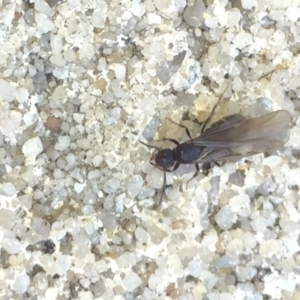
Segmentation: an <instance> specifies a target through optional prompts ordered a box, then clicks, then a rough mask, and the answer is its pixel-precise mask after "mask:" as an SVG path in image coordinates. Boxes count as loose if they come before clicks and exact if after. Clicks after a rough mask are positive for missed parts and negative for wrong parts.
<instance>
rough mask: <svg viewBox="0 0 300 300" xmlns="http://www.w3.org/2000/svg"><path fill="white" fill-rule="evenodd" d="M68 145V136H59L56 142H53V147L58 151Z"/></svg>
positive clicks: (66, 147)
mask: <svg viewBox="0 0 300 300" xmlns="http://www.w3.org/2000/svg"><path fill="white" fill-rule="evenodd" d="M69 146H70V137H69V136H67V135H66V136H59V137H58V140H57V143H56V144H55V147H54V148H55V149H56V150H59V151H64V150H66V149H68V148H69Z"/></svg>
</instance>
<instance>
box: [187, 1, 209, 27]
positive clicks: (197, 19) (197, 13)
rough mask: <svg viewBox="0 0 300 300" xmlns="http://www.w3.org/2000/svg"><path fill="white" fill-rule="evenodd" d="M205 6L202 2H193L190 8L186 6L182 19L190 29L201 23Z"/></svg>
mask: <svg viewBox="0 0 300 300" xmlns="http://www.w3.org/2000/svg"><path fill="white" fill-rule="evenodd" d="M204 11H205V6H204V4H203V2H202V1H199V2H198V1H197V2H195V4H194V5H192V6H187V8H186V9H185V11H184V13H183V19H184V20H185V21H186V22H187V23H188V25H190V26H192V27H199V26H200V25H201V24H202V22H203V13H204Z"/></svg>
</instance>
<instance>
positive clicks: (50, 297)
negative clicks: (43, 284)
mask: <svg viewBox="0 0 300 300" xmlns="http://www.w3.org/2000/svg"><path fill="white" fill-rule="evenodd" d="M57 296H58V292H57V289H56V288H54V287H50V288H48V289H47V290H46V292H45V297H44V298H43V299H44V300H56V299H57Z"/></svg>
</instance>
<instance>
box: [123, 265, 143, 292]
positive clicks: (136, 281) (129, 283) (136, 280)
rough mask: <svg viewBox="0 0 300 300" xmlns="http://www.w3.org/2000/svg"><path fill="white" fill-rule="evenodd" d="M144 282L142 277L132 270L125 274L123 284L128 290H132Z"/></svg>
mask: <svg viewBox="0 0 300 300" xmlns="http://www.w3.org/2000/svg"><path fill="white" fill-rule="evenodd" d="M141 284H142V280H141V278H140V277H139V276H138V275H137V274H136V273H135V272H133V271H132V270H129V272H128V273H127V274H126V275H125V277H124V279H123V285H124V288H125V290H126V291H127V292H132V291H133V290H135V289H136V288H137V287H139V286H140V285H141Z"/></svg>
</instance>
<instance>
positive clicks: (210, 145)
mask: <svg viewBox="0 0 300 300" xmlns="http://www.w3.org/2000/svg"><path fill="white" fill-rule="evenodd" d="M216 105H217V104H216ZM216 105H215V106H214V108H213V110H212V113H211V115H210V117H209V118H208V119H207V120H206V121H205V123H204V125H203V127H202V130H201V134H200V136H198V137H196V138H192V137H191V134H190V132H189V130H188V128H187V127H185V126H184V125H181V124H177V123H175V122H174V121H172V120H170V121H171V122H173V123H175V124H177V125H178V126H180V127H182V128H184V129H185V131H186V133H187V135H188V137H189V140H188V141H186V142H184V143H179V142H178V141H176V140H174V139H170V138H163V139H162V140H168V141H170V142H172V143H174V144H175V145H176V146H175V148H173V149H169V148H167V149H160V148H159V147H156V146H151V145H148V144H145V143H142V144H144V145H145V146H147V147H150V148H155V149H156V151H155V152H154V154H153V155H152V157H151V159H150V163H151V164H152V165H154V166H155V167H157V168H159V169H160V170H162V171H163V172H164V183H163V192H164V190H165V186H166V172H173V171H175V170H176V169H177V168H178V167H179V165H180V164H194V165H195V167H196V172H195V173H194V175H193V177H192V178H191V179H190V180H192V179H193V178H195V177H196V176H197V175H198V173H199V170H200V168H199V164H205V163H212V162H214V163H217V162H223V161H231V162H236V161H238V160H239V159H241V158H242V157H246V156H250V155H254V154H257V153H262V152H267V151H270V150H275V149H278V148H280V147H282V146H283V144H284V143H285V142H286V141H287V140H288V137H289V132H288V128H289V123H290V120H291V115H290V113H289V112H288V111H287V110H278V111H275V112H272V113H269V114H266V115H264V116H261V117H258V118H254V119H246V118H245V117H244V116H243V115H241V114H234V115H230V116H227V117H225V118H223V119H221V120H219V121H217V122H216V123H213V124H212V125H211V127H210V128H208V129H206V130H205V128H206V125H207V124H208V122H209V121H210V119H211V117H212V114H213V113H214V110H215V108H216ZM190 180H189V181H190ZM163 192H162V195H163ZM161 200H162V196H161V198H160V202H161ZM160 202H159V203H160Z"/></svg>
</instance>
